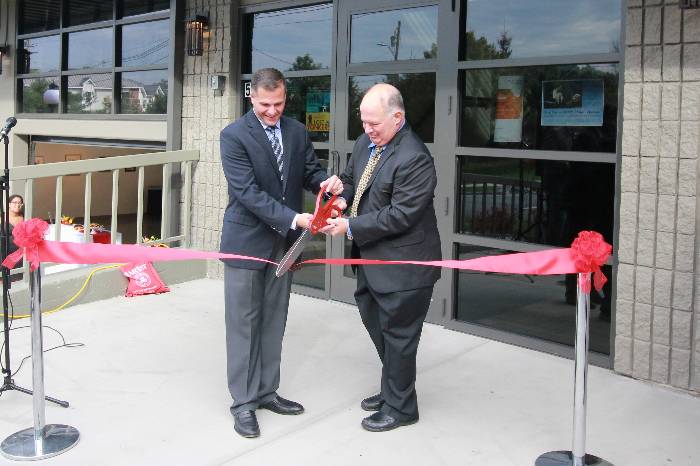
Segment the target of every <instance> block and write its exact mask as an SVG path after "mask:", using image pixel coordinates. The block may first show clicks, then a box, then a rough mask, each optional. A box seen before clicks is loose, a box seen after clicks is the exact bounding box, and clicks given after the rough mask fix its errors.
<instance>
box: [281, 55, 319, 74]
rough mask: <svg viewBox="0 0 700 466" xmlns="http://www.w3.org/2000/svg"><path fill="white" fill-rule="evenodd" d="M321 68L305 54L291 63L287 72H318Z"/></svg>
mask: <svg viewBox="0 0 700 466" xmlns="http://www.w3.org/2000/svg"><path fill="white" fill-rule="evenodd" d="M321 68H323V64H322V63H316V62H315V61H314V59H313V57H311V55H309V54H308V53H307V54H305V55H301V56H298V57H297V58H296V60H294V63H292V67H291V68H289V69H288V70H287V71H299V70H318V69H321Z"/></svg>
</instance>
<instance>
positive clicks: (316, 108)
mask: <svg viewBox="0 0 700 466" xmlns="http://www.w3.org/2000/svg"><path fill="white" fill-rule="evenodd" d="M330 121H331V91H330V90H327V89H313V90H309V91H308V92H307V93H306V130H307V131H311V132H324V133H327V132H328V131H329V128H330Z"/></svg>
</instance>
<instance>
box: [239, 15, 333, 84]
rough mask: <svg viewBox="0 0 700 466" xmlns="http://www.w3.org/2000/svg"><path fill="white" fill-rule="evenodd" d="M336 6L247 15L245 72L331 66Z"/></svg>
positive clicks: (243, 62)
mask: <svg viewBox="0 0 700 466" xmlns="http://www.w3.org/2000/svg"><path fill="white" fill-rule="evenodd" d="M332 19H333V5H331V4H329V3H324V4H320V5H310V6H304V7H300V8H289V9H286V10H278V11H267V12H263V13H254V14H250V15H247V16H246V33H247V37H246V41H247V46H245V47H244V50H247V51H248V54H247V56H246V57H244V60H242V63H241V65H242V66H241V69H242V72H243V73H252V72H253V71H255V70H258V69H260V68H268V67H272V68H277V69H279V70H282V71H286V70H315V69H321V68H328V67H329V66H330V63H331V37H332V29H331V23H332Z"/></svg>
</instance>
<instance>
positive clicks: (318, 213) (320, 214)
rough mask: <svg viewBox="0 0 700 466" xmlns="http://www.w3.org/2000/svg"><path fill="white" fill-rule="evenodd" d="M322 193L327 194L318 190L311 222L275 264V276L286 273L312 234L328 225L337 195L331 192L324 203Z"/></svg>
mask: <svg viewBox="0 0 700 466" xmlns="http://www.w3.org/2000/svg"><path fill="white" fill-rule="evenodd" d="M324 195H325V196H328V193H327V192H325V191H323V190H321V191H319V192H318V197H317V198H316V210H314V216H313V218H312V219H311V224H310V225H309V228H305V229H304V231H303V232H302V233H301V236H299V238H298V239H297V240H296V241H295V242H294V244H293V245H292V247H291V248H289V250H288V251H287V252H286V253H285V254H284V257H283V258H282V261H280V263H279V265H278V266H277V270H275V276H276V277H281V276H282V275H284V274H285V273H287V271H288V270H289V269H290V268H291V267H292V266H293V265H294V261H296V260H297V258H298V257H299V256H300V255H301V253H302V252H303V251H304V248H305V247H306V244H307V243H308V242H309V241H311V238H313V236H314V235H315V234H317V233H318V231H319V230H320V229H321V228H323V227H326V226H328V222H327V220H328V219H329V218H331V217H332V214H333V211H334V210H336V209H334V208H333V204H334V203H335V200H336V199H337V198H338V196H337V195H336V194H333V195H332V196H331V198H330V199H329V200H328V201H327V202H326V203H325V204H324V203H323V201H322V199H323V197H324Z"/></svg>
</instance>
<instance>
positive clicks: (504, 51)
mask: <svg viewBox="0 0 700 466" xmlns="http://www.w3.org/2000/svg"><path fill="white" fill-rule="evenodd" d="M466 36H467V45H466V46H467V58H468V59H469V60H494V59H499V58H508V57H510V55H511V53H513V52H512V50H511V49H510V44H511V42H512V41H513V38H512V37H510V36H508V34H507V33H506V31H503V32H502V33H501V36H500V38H499V40H498V41H497V42H498V48H496V46H495V45H494V44H491V43H489V41H488V39H487V38H486V37H484V36H481V37H479V38H478V39H477V38H476V35H475V34H474V31H467V34H466Z"/></svg>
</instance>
